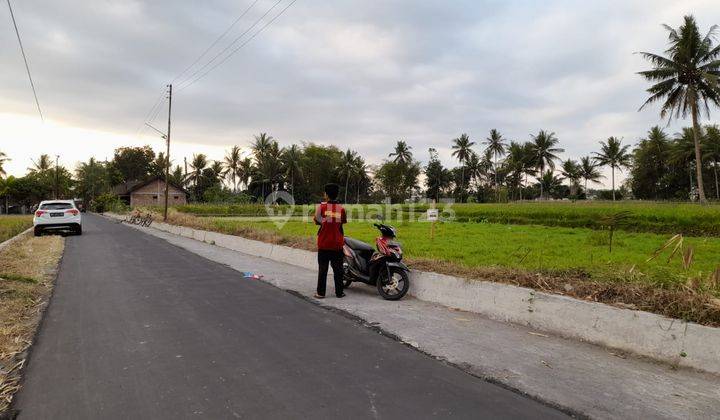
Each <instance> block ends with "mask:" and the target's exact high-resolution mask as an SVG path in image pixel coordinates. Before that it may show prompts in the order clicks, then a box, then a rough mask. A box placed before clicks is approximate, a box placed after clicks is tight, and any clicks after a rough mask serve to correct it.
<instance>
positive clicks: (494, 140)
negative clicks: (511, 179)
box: [483, 128, 507, 200]
mask: <svg viewBox="0 0 720 420" xmlns="http://www.w3.org/2000/svg"><path fill="white" fill-rule="evenodd" d="M483 144H485V146H486V147H485V150H486V151H489V152H490V153H492V155H493V157H494V158H495V160H494V161H493V171H494V172H495V199H496V200H497V199H498V198H499V193H500V190H499V187H500V185H499V184H498V156H503V155H504V154H505V147H506V146H507V145H506V143H505V139H504V138H503V136H502V134H500V132H499V131H497V130H496V129H494V128H493V129H492V130H490V137H488V138H486V139H485V141H484V142H483Z"/></svg>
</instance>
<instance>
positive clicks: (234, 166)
mask: <svg viewBox="0 0 720 420" xmlns="http://www.w3.org/2000/svg"><path fill="white" fill-rule="evenodd" d="M241 160H242V152H241V151H240V147H238V146H233V147H232V149H230V151H229V152H228V153H227V154H226V155H225V159H224V162H223V165H224V166H225V170H224V172H223V173H224V175H225V176H227V177H229V178H230V182H232V186H233V192H234V193H237V179H238V177H239V176H240V161H241Z"/></svg>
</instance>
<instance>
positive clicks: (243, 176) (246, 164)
mask: <svg viewBox="0 0 720 420" xmlns="http://www.w3.org/2000/svg"><path fill="white" fill-rule="evenodd" d="M252 171H253V161H252V158H249V157H246V158H245V159H243V160H241V161H240V171H239V172H238V178H239V179H238V181H240V183H241V184H243V185H245V189H248V188H249V187H250V178H251V177H252Z"/></svg>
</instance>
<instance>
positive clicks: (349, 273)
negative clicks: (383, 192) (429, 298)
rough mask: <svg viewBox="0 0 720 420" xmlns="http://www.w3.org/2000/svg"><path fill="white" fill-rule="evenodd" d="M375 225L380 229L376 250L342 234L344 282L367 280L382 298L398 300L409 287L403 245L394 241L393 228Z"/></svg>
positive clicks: (347, 285) (408, 271) (346, 283)
mask: <svg viewBox="0 0 720 420" xmlns="http://www.w3.org/2000/svg"><path fill="white" fill-rule="evenodd" d="M374 226H375V227H376V228H377V229H378V230H379V231H380V236H378V237H377V238H376V239H375V246H376V247H377V251H376V250H374V249H373V248H372V247H371V246H370V245H368V244H366V243H365V242H362V241H358V240H357V239H353V238H349V237H345V246H343V254H344V261H343V270H344V285H345V287H350V285H351V284H352V283H353V282H361V283H365V284H369V285H371V286H376V287H377V291H378V293H379V294H380V296H382V297H383V299H387V300H399V299H401V298H402V297H403V296H405V294H406V293H407V291H408V289H410V277H409V273H410V269H409V268H408V267H407V266H406V265H405V264H404V263H403V262H402V255H403V253H402V247H401V246H400V244H399V243H398V242H395V241H393V239H395V237H396V236H397V235H396V233H395V228H393V227H392V226H388V225H384V224H380V223H375V224H374Z"/></svg>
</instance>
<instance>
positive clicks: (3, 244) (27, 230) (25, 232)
mask: <svg viewBox="0 0 720 420" xmlns="http://www.w3.org/2000/svg"><path fill="white" fill-rule="evenodd" d="M32 230H33V228H32V227H29V228H27V229H25V230H24V231H22V232H20V233H18V234H17V235H15V236H13V237H12V238H10V239H8V240H6V241H5V242H3V243H0V251H2V250H3V249H5V248H7V247H8V246H9V245H10V244H12V243H13V242H15V241H17V240H18V239H20V238H22V237H23V236H25V235H26V234H28V233H29V232H31V231H32Z"/></svg>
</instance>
